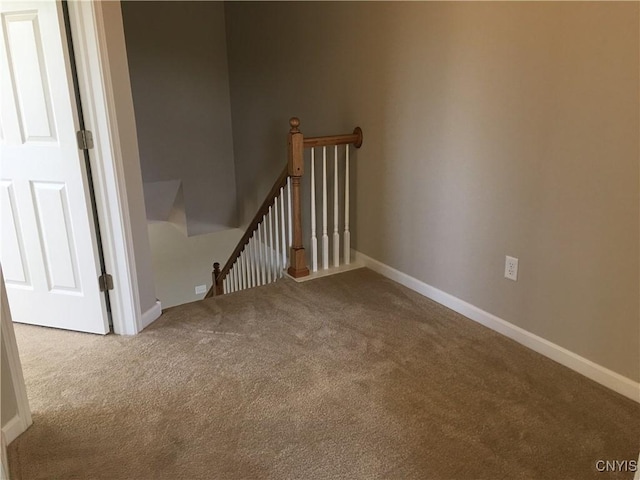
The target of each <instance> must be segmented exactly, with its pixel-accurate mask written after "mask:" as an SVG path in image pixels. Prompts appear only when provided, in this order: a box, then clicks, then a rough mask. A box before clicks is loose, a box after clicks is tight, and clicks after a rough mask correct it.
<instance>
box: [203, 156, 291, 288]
mask: <svg viewBox="0 0 640 480" xmlns="http://www.w3.org/2000/svg"><path fill="white" fill-rule="evenodd" d="M287 178H289V166H288V165H285V167H284V169H283V170H282V172H281V173H280V175H279V176H278V179H277V180H276V181H275V183H274V184H273V186H272V187H271V190H269V193H268V194H267V196H266V198H265V199H264V202H262V205H260V208H259V209H258V211H257V212H256V214H255V215H254V216H253V219H252V220H251V222H250V223H249V225H248V226H247V229H246V230H245V232H244V235H242V238H240V241H238V244H237V245H236V248H235V249H234V250H233V252H232V253H231V255H230V256H229V260H227V263H225V265H224V267H222V269H220V270H219V268H220V265H219V264H218V266H217V267H216V263H217V262H216V263H214V264H213V266H214V274H213V285H212V286H211V288H210V289H209V291H208V292H207V295H206V296H205V298H208V297H211V296H212V295H219V294H221V293H222V291H221V289H222V281H223V280H224V279H225V277H226V276H227V274H228V273H229V270H231V267H232V266H233V264H234V263H235V261H236V260H237V259H238V256H240V253H242V250H243V249H244V247H245V246H246V245H247V243H249V239H250V238H251V235H253V232H255V230H256V229H257V228H258V225H259V224H260V222H261V220H262V218H263V217H264V216H265V214H266V213H267V212H268V211H269V207H270V206H271V205H273V199H274V198H276V197H277V196H278V194H279V193H280V189H281V188H283V187H284V186H285V185H286V184H287ZM216 271H218V272H219V273H217V274H216V273H215V272H216Z"/></svg>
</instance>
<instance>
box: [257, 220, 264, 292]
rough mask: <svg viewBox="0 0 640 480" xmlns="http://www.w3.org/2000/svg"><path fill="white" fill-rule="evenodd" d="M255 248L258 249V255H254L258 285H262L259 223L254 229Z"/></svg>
mask: <svg viewBox="0 0 640 480" xmlns="http://www.w3.org/2000/svg"><path fill="white" fill-rule="evenodd" d="M256 249H257V250H258V255H257V256H256V264H257V267H258V268H257V274H258V285H264V282H263V281H262V229H261V228H260V224H258V228H257V229H256Z"/></svg>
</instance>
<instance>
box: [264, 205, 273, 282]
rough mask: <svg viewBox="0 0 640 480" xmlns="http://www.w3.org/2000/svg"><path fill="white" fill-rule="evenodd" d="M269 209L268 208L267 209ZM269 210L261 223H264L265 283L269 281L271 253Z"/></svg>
mask: <svg viewBox="0 0 640 480" xmlns="http://www.w3.org/2000/svg"><path fill="white" fill-rule="evenodd" d="M269 211H270V209H269ZM269 211H267V214H266V215H265V216H264V220H263V221H262V224H263V225H264V269H265V270H266V271H265V273H266V277H267V283H271V254H270V252H269V235H268V230H269V228H268V226H269Z"/></svg>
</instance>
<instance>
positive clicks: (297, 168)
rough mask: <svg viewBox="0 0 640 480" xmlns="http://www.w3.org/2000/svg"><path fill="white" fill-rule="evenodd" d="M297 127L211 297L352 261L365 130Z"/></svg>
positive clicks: (216, 273) (216, 269) (293, 124)
mask: <svg viewBox="0 0 640 480" xmlns="http://www.w3.org/2000/svg"><path fill="white" fill-rule="evenodd" d="M289 126H290V130H289V134H288V161H287V164H286V165H285V166H284V168H283V170H282V172H281V173H280V175H279V176H278V178H277V179H276V181H275V182H274V184H273V186H272V187H271V190H269V193H268V194H267V196H266V198H265V199H264V201H263V202H262V205H261V206H260V208H259V209H258V211H257V212H256V214H255V215H254V217H253V219H252V220H251V222H250V223H249V225H248V227H247V229H246V231H245V233H244V235H243V236H242V238H241V239H240V241H239V242H238V244H237V246H236V248H235V249H234V250H233V252H232V254H231V256H230V257H229V259H228V260H227V261H226V263H225V264H224V266H223V267H222V268H220V263H218V262H215V263H214V264H213V272H212V280H213V282H212V283H213V284H212V287H211V289H210V290H209V291H208V292H207V295H206V297H211V296H213V295H223V294H226V293H231V292H236V291H239V290H245V289H247V288H252V287H256V286H260V285H266V284H268V283H273V282H275V281H277V280H278V279H280V278H282V277H283V276H284V275H285V274H288V275H289V276H291V277H293V278H294V279H298V280H301V279H304V278H305V277H309V276H310V275H311V276H316V275H318V276H319V275H322V274H327V273H331V272H332V271H342V270H344V266H345V265H351V232H350V226H349V218H350V208H351V202H350V182H351V179H352V176H351V175H350V168H351V164H350V156H351V153H350V151H351V149H352V148H360V146H361V145H362V130H361V129H360V127H356V128H355V130H354V131H353V132H352V133H349V134H343V135H330V136H324V137H309V138H305V137H304V135H303V134H302V132H301V131H300V128H299V127H300V120H299V119H298V118H296V117H293V118H291V120H290V121H289ZM305 171H308V172H309V173H308V174H307V176H305V174H304V173H305ZM303 178H304V179H305V180H306V179H307V178H308V185H309V193H308V194H307V193H306V192H303V186H302V185H303ZM332 180H333V181H332ZM330 199H332V200H330ZM307 214H308V216H307ZM330 214H331V218H332V220H333V222H332V225H331V227H332V234H331V242H330V241H329V228H330V225H329V223H328V220H329V218H330ZM318 226H320V230H319V231H320V233H321V235H320V244H319V245H318V228H317V227H318ZM303 239H306V240H307V242H305V241H304V240H303ZM305 243H306V244H307V245H308V246H309V248H305ZM309 267H311V268H309ZM206 297H205V298H206Z"/></svg>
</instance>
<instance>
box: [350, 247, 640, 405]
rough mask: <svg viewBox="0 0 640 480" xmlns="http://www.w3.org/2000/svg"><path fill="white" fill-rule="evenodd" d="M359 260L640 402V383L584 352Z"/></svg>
mask: <svg viewBox="0 0 640 480" xmlns="http://www.w3.org/2000/svg"><path fill="white" fill-rule="evenodd" d="M356 259H357V260H358V261H360V262H362V263H363V264H364V265H365V266H366V267H368V268H370V269H371V270H373V271H374V272H378V273H380V274H381V275H383V276H385V277H387V278H389V279H391V280H393V281H395V282H398V283H399V284H401V285H404V286H405V287H407V288H410V289H411V290H413V291H415V292H417V293H419V294H421V295H424V296H425V297H427V298H430V299H431V300H434V301H436V302H438V303H440V304H442V305H444V306H445V307H448V308H450V309H451V310H453V311H455V312H458V313H459V314H461V315H464V316H465V317H467V318H469V319H471V320H473V321H475V322H477V323H480V324H482V325H484V326H485V327H487V328H490V329H491V330H494V331H496V332H498V333H500V334H502V335H504V336H506V337H509V338H511V339H512V340H515V341H516V342H518V343H520V344H521V345H524V346H525V347H528V348H530V349H531V350H534V351H536V352H538V353H540V354H541V355H544V356H545V357H547V358H550V359H551V360H554V361H556V362H558V363H560V364H561V365H564V366H565V367H568V368H570V369H571V370H574V371H575V372H578V373H580V374H581V375H584V376H585V377H587V378H590V379H591V380H593V381H595V382H597V383H599V384H601V385H604V386H605V387H607V388H609V389H611V390H613V391H615V392H617V393H619V394H621V395H624V396H625V397H627V398H630V399H631V400H634V401H636V402H638V403H640V383H638V382H634V381H633V380H631V379H629V378H627V377H625V376H623V375H620V374H619V373H616V372H614V371H613V370H609V369H608V368H605V367H603V366H602V365H598V364H597V363H595V362H592V361H591V360H588V359H586V358H584V357H581V356H580V355H578V354H576V353H574V352H572V351H570V350H567V349H566V348H564V347H561V346H559V345H556V344H555V343H552V342H550V341H549V340H546V339H544V338H542V337H539V336H538V335H535V334H533V333H531V332H529V331H527V330H524V329H523V328H520V327H518V326H516V325H514V324H512V323H509V322H507V321H506V320H503V319H501V318H499V317H496V316H495V315H493V314H491V313H489V312H486V311H484V310H482V309H480V308H478V307H476V306H474V305H471V304H470V303H467V302H465V301H464V300H460V299H459V298H457V297H454V296H453V295H451V294H448V293H446V292H443V291H442V290H439V289H437V288H435V287H432V286H431V285H428V284H426V283H424V282H422V281H420V280H418V279H417V278H414V277H411V276H410V275H407V274H406V273H403V272H400V271H398V270H396V269H395V268H393V267H390V266H389V265H386V264H384V263H382V262H380V261H378V260H375V259H373V258H371V257H369V256H367V255H365V254H363V253H360V252H356Z"/></svg>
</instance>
